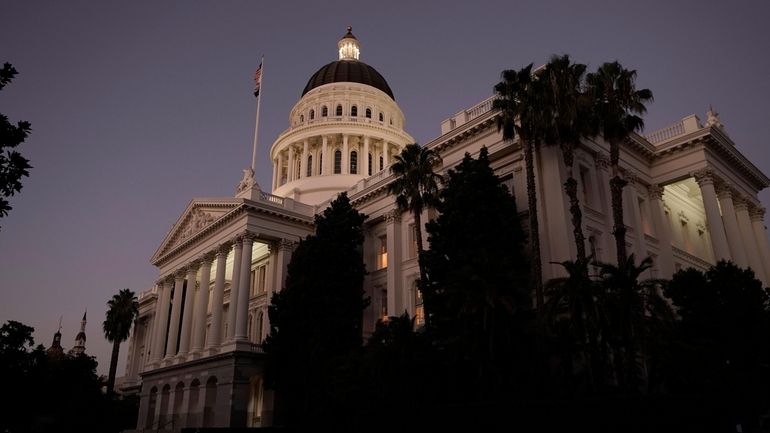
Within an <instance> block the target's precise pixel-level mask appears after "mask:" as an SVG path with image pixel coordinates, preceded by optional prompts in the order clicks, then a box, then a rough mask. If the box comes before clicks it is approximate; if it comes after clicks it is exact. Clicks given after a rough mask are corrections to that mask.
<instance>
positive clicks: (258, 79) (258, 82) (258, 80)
mask: <svg viewBox="0 0 770 433" xmlns="http://www.w3.org/2000/svg"><path fill="white" fill-rule="evenodd" d="M261 86H262V62H260V63H259V67H258V68H257V72H255V73H254V97H255V98H256V97H258V96H259V88H260V87H261Z"/></svg>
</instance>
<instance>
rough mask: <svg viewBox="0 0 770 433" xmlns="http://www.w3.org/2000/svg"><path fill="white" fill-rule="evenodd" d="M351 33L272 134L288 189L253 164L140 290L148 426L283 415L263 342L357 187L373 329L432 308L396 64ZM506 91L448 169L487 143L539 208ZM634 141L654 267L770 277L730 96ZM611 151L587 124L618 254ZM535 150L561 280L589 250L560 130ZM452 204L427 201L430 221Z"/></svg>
mask: <svg viewBox="0 0 770 433" xmlns="http://www.w3.org/2000/svg"><path fill="white" fill-rule="evenodd" d="M337 48H338V52H339V60H337V61H334V62H331V63H329V64H328V65H325V66H323V67H322V68H321V69H319V70H318V71H317V72H316V73H315V74H313V75H312V76H311V78H310V80H309V81H308V84H307V86H306V87H305V89H304V91H303V94H302V97H301V98H300V100H299V101H298V102H297V104H296V105H295V106H294V108H293V109H292V111H291V113H290V115H289V125H290V126H289V128H288V129H287V130H286V131H284V132H283V133H282V134H280V136H279V137H278V138H277V139H276V141H275V142H274V144H273V145H272V147H271V149H270V158H271V160H272V162H273V177H272V194H270V193H267V192H265V191H263V190H262V189H261V188H260V187H259V186H258V185H257V184H256V182H255V181H254V179H253V173H250V172H249V171H246V172H245V175H244V179H243V180H242V181H241V182H240V184H239V185H238V187H237V191H236V194H235V196H234V197H219V198H196V199H193V200H192V201H191V202H190V204H189V205H188V206H187V208H186V209H185V210H184V212H183V213H182V215H181V216H180V217H179V219H178V220H177V222H176V223H175V224H174V226H173V228H172V230H171V231H170V232H169V233H168V235H167V236H166V238H165V239H163V241H162V242H161V245H160V247H159V248H158V250H157V251H156V252H155V254H154V255H153V257H152V263H153V264H154V265H155V266H157V267H158V270H159V274H160V277H159V278H158V280H157V281H156V283H155V285H154V287H152V288H151V289H150V290H147V291H146V292H144V293H142V294H141V295H140V297H139V302H140V314H139V318H138V319H137V322H136V326H135V328H134V332H133V334H132V336H131V340H130V346H129V350H128V352H129V354H128V364H127V368H126V378H125V382H124V385H123V391H124V392H129V393H130V392H133V393H139V395H140V397H141V400H140V401H141V403H140V412H139V421H138V425H137V429H170V428H180V427H197V426H207V427H208V426H210V427H225V426H232V427H243V426H263V425H270V423H271V417H272V395H271V394H270V392H269V390H266V389H264V388H263V366H264V354H263V352H262V350H261V345H260V343H261V342H262V340H263V339H264V337H265V335H266V333H267V331H268V329H269V324H268V317H267V306H268V303H269V300H270V297H271V295H272V293H274V292H276V291H279V290H280V289H281V287H282V285H283V282H284V280H285V275H286V266H287V264H288V263H289V261H290V260H291V254H292V250H293V248H294V246H295V245H296V243H297V242H298V241H299V240H300V239H301V238H303V237H305V236H307V235H308V234H311V233H312V232H313V230H314V227H313V217H314V216H315V215H316V214H317V213H319V212H321V211H322V210H323V209H324V208H325V207H326V206H327V205H328V203H329V202H330V201H331V200H332V199H333V198H334V196H336V194H337V193H339V192H342V191H346V192H347V193H348V196H349V197H350V199H351V202H352V203H353V205H354V206H355V207H356V208H357V209H358V210H359V211H360V212H363V213H364V214H366V215H368V216H369V218H368V219H367V221H366V223H365V225H366V226H365V234H366V237H365V241H364V246H363V255H364V261H365V264H366V268H367V270H368V272H369V273H368V275H367V276H366V279H365V282H364V287H365V290H366V293H367V294H368V296H369V297H370V299H371V303H370V305H369V307H368V308H367V310H366V311H365V313H364V329H365V331H367V332H369V331H371V330H373V329H374V326H375V324H376V322H377V320H378V319H380V318H382V317H384V316H389V315H400V314H402V313H403V312H404V311H408V312H409V313H410V314H411V315H414V316H417V318H418V320H421V318H422V317H423V309H422V300H421V297H420V294H419V291H418V290H417V289H416V284H415V282H416V280H417V278H418V274H419V271H418V267H417V245H416V238H415V227H414V220H413V217H412V216H411V215H410V214H409V213H401V212H400V211H398V210H397V208H396V206H395V203H394V198H393V197H392V196H390V195H388V194H387V192H386V191H387V185H388V183H389V182H390V181H391V180H392V175H391V174H390V172H389V165H390V162H391V160H392V158H393V156H394V155H396V154H398V153H399V152H400V151H401V149H402V148H403V147H404V146H405V145H406V144H408V143H410V142H412V141H413V140H412V138H411V136H409V134H408V133H407V132H405V129H404V128H405V119H404V116H403V113H402V112H401V110H400V109H399V107H398V105H397V104H396V101H395V98H394V96H393V92H392V91H391V89H390V87H389V86H388V84H387V82H386V81H385V79H384V78H383V77H382V76H381V75H380V74H379V73H378V72H377V71H376V70H375V69H374V68H372V67H371V66H368V65H366V64H365V63H363V62H361V61H360V60H359V56H360V46H359V44H358V41H357V40H356V38H355V37H354V36H353V35H352V33H351V32H350V30H348V33H347V34H346V35H344V36H343V38H342V39H341V40H340V41H339V43H338V47H337ZM492 100H493V98H489V99H486V100H484V101H482V102H481V103H479V104H477V105H475V106H473V107H470V108H468V109H466V110H463V111H461V112H459V113H457V114H456V115H454V116H452V117H451V118H449V119H447V120H445V121H444V122H442V124H441V135H440V136H439V137H437V138H435V139H434V140H432V141H431V142H429V143H427V144H426V145H425V146H427V147H430V148H433V149H435V150H437V151H438V152H439V153H440V155H441V157H442V158H443V164H442V166H441V167H439V171H445V170H447V169H449V168H451V167H453V166H455V165H456V164H458V163H459V162H460V161H461V159H462V157H463V156H464V154H465V153H466V152H467V153H470V154H471V155H476V154H477V153H478V152H479V151H480V149H481V148H482V146H486V147H487V148H488V149H489V156H490V161H491V164H492V166H493V168H494V170H495V172H496V173H497V174H498V176H499V177H500V179H501V180H502V181H503V182H505V183H506V184H507V185H508V186H509V188H510V189H511V190H512V191H513V192H514V193H515V195H516V199H517V204H518V208H519V210H520V211H521V212H527V211H528V209H527V204H526V186H525V183H524V161H523V154H522V151H521V148H520V146H519V144H518V143H516V142H514V143H510V142H504V141H503V140H502V136H501V134H500V133H499V132H498V131H497V128H496V116H498V113H497V112H495V111H493V110H492V109H491V108H492ZM627 144H628V145H627V146H625V148H624V150H623V153H622V155H621V168H622V172H623V176H624V177H625V179H626V180H627V181H629V184H628V186H627V187H626V188H625V190H624V194H625V196H624V206H626V208H625V218H626V224H627V226H628V233H627V238H626V242H627V244H628V251H629V252H633V253H634V254H635V255H636V256H637V257H646V256H651V257H652V258H653V261H654V266H653V268H652V269H651V270H650V271H648V275H647V276H648V277H670V276H671V275H672V274H673V272H675V271H676V270H678V269H680V268H686V267H694V268H698V269H706V268H708V267H709V266H710V265H712V264H714V263H715V262H716V261H717V260H719V259H729V260H732V261H734V262H735V263H737V264H738V265H740V266H748V267H751V268H752V269H753V270H754V271H755V273H756V275H757V277H758V278H759V279H761V280H762V281H763V282H764V283H765V284H768V283H769V282H770V245H769V244H768V239H767V234H766V230H765V226H764V219H763V218H764V213H765V209H764V208H763V207H762V206H761V204H760V202H759V199H758V198H757V193H758V192H759V191H760V190H762V189H764V188H766V187H767V186H768V185H770V179H768V178H767V177H766V176H765V175H764V174H763V173H762V172H761V171H760V170H759V169H757V167H755V166H754V165H753V164H752V163H751V162H750V161H748V160H747V159H746V158H745V157H744V156H743V155H742V154H741V153H740V151H739V150H738V148H737V147H736V144H735V143H734V142H733V141H732V140H731V139H730V137H729V135H728V134H727V132H726V130H725V127H724V126H723V125H722V124H721V122H720V120H719V118H718V115H717V113H716V112H714V111H713V110H712V109H709V111H708V113H707V120H706V122H705V123H702V122H701V121H700V119H699V118H698V117H697V116H695V115H691V116H688V117H685V118H684V119H682V120H680V121H678V122H676V123H674V124H673V125H671V126H670V127H667V128H664V129H662V130H659V131H655V132H653V133H651V134H648V135H647V136H641V135H633V136H632V137H631V139H630V140H629V142H628V143H627ZM608 155H609V146H608V145H607V143H605V142H604V141H602V140H601V138H598V139H596V140H586V141H584V142H583V143H582V145H581V146H580V147H579V148H578V149H577V151H576V163H575V165H574V173H573V175H574V177H575V178H576V179H578V181H579V183H580V191H579V192H580V201H581V206H582V211H583V215H584V219H583V224H584V227H583V229H584V232H585V233H586V242H587V249H588V250H589V251H590V252H591V253H592V254H594V255H595V257H596V258H597V259H599V260H606V261H611V260H612V259H613V258H614V255H615V252H614V241H613V238H612V235H611V227H612V221H611V215H610V196H609V187H608V185H609V177H610V174H609V167H608V165H609V157H608ZM535 162H536V164H535V166H536V168H535V169H536V173H535V175H536V179H537V189H538V194H539V200H538V206H539V209H538V218H539V219H540V226H541V227H542V229H541V230H542V233H541V251H542V256H543V264H544V267H543V278H544V279H546V280H547V279H549V278H553V277H556V276H560V275H561V272H562V270H561V268H560V267H559V266H558V265H552V264H551V263H552V262H561V261H563V260H567V259H570V258H574V257H575V254H576V252H575V246H574V244H573V242H572V240H571V239H572V237H571V236H570V231H571V223H570V218H569V205H568V202H567V197H566V195H565V194H564V192H563V188H562V185H563V183H564V181H565V179H566V171H565V170H566V169H565V167H564V164H563V163H562V162H561V156H560V155H559V150H558V148H557V147H546V148H543V149H540V150H539V151H538V153H537V154H536V161H535ZM546 174H547V175H546ZM434 216H435V215H433V214H432V212H431V211H426V212H425V213H424V215H423V218H422V221H428V220H429V219H430V218H432V217H434Z"/></svg>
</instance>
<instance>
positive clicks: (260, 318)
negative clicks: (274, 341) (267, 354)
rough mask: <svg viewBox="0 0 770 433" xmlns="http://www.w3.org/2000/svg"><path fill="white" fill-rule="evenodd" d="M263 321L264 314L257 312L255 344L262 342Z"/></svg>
mask: <svg viewBox="0 0 770 433" xmlns="http://www.w3.org/2000/svg"><path fill="white" fill-rule="evenodd" d="M264 323H265V317H264V314H262V312H261V311H260V312H259V313H257V344H262V327H263V326H264Z"/></svg>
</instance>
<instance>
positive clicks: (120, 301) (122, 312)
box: [102, 289, 139, 395]
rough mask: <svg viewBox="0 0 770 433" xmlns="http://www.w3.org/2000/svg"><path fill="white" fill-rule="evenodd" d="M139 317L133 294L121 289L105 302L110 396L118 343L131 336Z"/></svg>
mask: <svg viewBox="0 0 770 433" xmlns="http://www.w3.org/2000/svg"><path fill="white" fill-rule="evenodd" d="M138 315H139V303H138V302H137V299H136V296H135V295H134V292H132V291H131V290H129V289H122V290H120V291H119V292H118V294H117V295H114V296H113V297H112V299H110V300H109V301H107V313H106V317H105V319H104V323H102V330H103V331H104V336H105V337H106V338H107V341H109V342H111V343H112V356H111V357H110V372H109V375H108V379H107V394H108V395H111V394H112V392H113V387H114V386H115V373H116V372H117V369H118V354H119V353H120V343H122V342H124V341H126V340H127V339H128V336H129V335H130V334H131V327H132V326H133V325H134V319H135V318H136V317H137V316H138Z"/></svg>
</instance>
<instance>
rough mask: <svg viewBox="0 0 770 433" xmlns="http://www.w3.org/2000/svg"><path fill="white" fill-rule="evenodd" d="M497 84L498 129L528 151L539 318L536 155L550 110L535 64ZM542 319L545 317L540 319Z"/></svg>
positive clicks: (510, 72)
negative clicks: (545, 105)
mask: <svg viewBox="0 0 770 433" xmlns="http://www.w3.org/2000/svg"><path fill="white" fill-rule="evenodd" d="M500 75H501V79H502V81H500V82H499V83H497V84H496V85H495V94H496V95H497V98H496V99H495V100H494V101H493V102H492V108H493V109H496V110H500V115H499V116H498V117H497V130H498V131H502V133H503V140H505V141H511V142H512V141H513V140H514V139H515V138H516V136H518V137H519V142H520V144H521V146H522V148H523V149H524V162H525V164H526V168H527V210H528V214H529V239H530V245H531V248H532V285H533V286H534V288H535V299H536V306H537V310H538V316H539V317H540V316H541V315H542V309H543V304H544V298H543V264H542V262H541V260H542V259H541V254H540V227H539V225H538V221H537V190H536V186H535V164H534V152H535V150H536V149H537V148H538V147H539V146H540V144H541V143H542V141H543V137H544V135H545V134H544V130H545V126H546V124H547V122H546V119H547V116H548V113H547V110H543V109H542V107H543V106H544V105H543V102H544V101H543V99H544V94H545V93H544V91H543V86H542V80H538V79H537V77H535V76H533V74H532V64H529V65H528V66H526V67H524V68H522V69H521V70H518V71H515V70H510V69H509V70H505V71H503V72H502V73H501V74H500ZM540 318H541V319H542V317H540Z"/></svg>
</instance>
